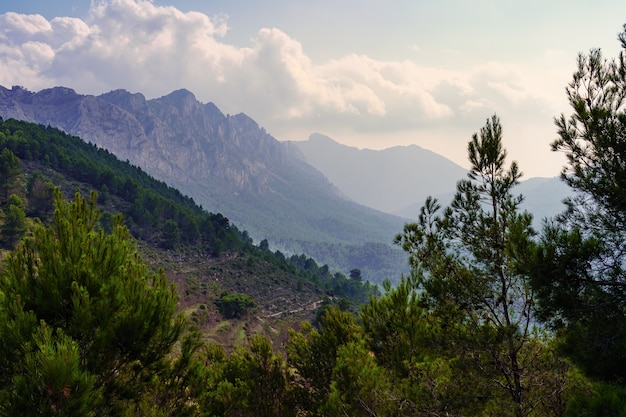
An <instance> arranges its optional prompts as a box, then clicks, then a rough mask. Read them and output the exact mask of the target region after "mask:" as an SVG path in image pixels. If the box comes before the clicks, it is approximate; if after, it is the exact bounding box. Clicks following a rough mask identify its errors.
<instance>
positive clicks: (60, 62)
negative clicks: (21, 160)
mask: <svg viewBox="0 0 626 417" xmlns="http://www.w3.org/2000/svg"><path fill="white" fill-rule="evenodd" d="M624 23H626V2H624V1H605V0H597V1H594V2H589V1H578V0H568V1H565V0H553V1H549V2H546V1H543V0H542V1H535V0H525V1H513V0H502V1H496V0H491V1H489V0H475V1H471V2H470V1H465V0H439V1H436V2H435V1H425V0H407V1H382V0H358V1H356V0H341V1H337V0H333V1H329V0H319V1H316V2H312V1H300V0H294V1H285V0H264V1H260V0H242V1H235V0H228V1H227V0H213V1H207V0H181V1H174V0H169V1H161V0H158V1H157V0H155V1H143V0H104V1H92V2H90V1H85V0H83V1H79V0H58V1H48V0H2V1H1V2H0V84H1V85H3V86H5V87H11V86H13V85H21V86H24V87H26V88H28V89H30V90H32V91H38V90H40V89H43V88H48V87H53V86H58V85H63V86H67V87H71V88H74V89H75V90H76V91H77V92H78V93H81V94H96V95H97V94H101V93H105V92H108V91H110V90H113V89H117V88H124V89H127V90H129V91H131V92H141V93H143V94H144V95H145V96H146V97H147V98H148V99H150V98H156V97H160V96H162V95H165V94H168V93H169V92H171V91H173V90H175V89H179V88H187V89H188V90H190V91H192V92H193V93H194V94H195V95H196V97H197V98H198V100H200V101H202V102H209V101H210V102H213V103H215V104H216V105H217V106H218V107H219V108H220V109H221V110H222V111H223V112H224V113H227V114H235V113H239V112H243V113H246V114H247V115H249V116H250V117H252V118H253V119H255V120H256V121H257V122H258V123H259V124H260V125H261V126H262V127H264V128H265V129H266V130H267V131H268V132H269V133H271V134H272V135H273V136H275V137H276V138H277V139H279V140H305V139H307V138H308V136H309V135H310V134H311V133H314V132H319V133H322V134H325V135H328V136H330V137H332V138H333V139H335V140H336V141H338V142H340V143H343V144H346V145H349V146H356V147H359V148H370V149H383V148H388V147H391V146H395V145H408V144H417V145H420V146H422V147H424V148H427V149H431V150H433V151H435V152H438V153H440V154H442V155H444V156H446V157H448V158H450V159H452V160H453V161H455V162H457V163H459V164H461V165H463V166H467V163H466V144H467V141H468V140H469V139H470V138H471V135H472V133H474V132H476V131H478V130H479V129H480V127H481V126H483V125H484V123H485V120H486V119H487V118H488V117H490V116H491V115H492V114H493V113H494V112H495V113H497V114H498V115H499V116H500V118H501V120H502V124H503V126H504V137H505V146H506V148H507V149H508V152H509V156H510V157H511V158H512V159H516V160H517V161H518V162H519V164H520V168H521V170H522V171H523V172H524V173H525V177H526V178H528V177H533V176H555V175H557V174H558V172H559V171H560V168H561V166H562V164H563V162H564V158H563V157H562V155H558V154H555V153H553V152H551V151H550V146H549V145H550V143H551V142H552V141H553V140H554V138H555V135H556V129H555V127H554V124H553V118H554V117H555V116H557V115H558V114H560V113H563V112H565V113H569V112H570V110H569V108H568V104H567V101H566V97H565V91H564V89H565V86H566V85H567V83H568V82H569V81H570V79H571V74H572V73H573V71H574V70H575V66H576V56H577V54H578V53H579V52H587V51H588V50H589V49H590V48H593V47H600V48H602V50H603V52H604V54H605V56H607V57H614V56H616V55H617V54H618V53H619V49H620V45H619V42H618V41H617V34H618V33H619V32H620V31H621V30H622V26H623V24H624Z"/></svg>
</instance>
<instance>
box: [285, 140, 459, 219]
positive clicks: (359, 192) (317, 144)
mask: <svg viewBox="0 0 626 417" xmlns="http://www.w3.org/2000/svg"><path fill="white" fill-rule="evenodd" d="M290 144H291V145H293V146H295V147H297V148H298V149H299V150H300V151H301V152H302V154H303V157H304V160H305V161H306V162H308V163H309V164H311V165H313V166H314V167H315V168H317V169H319V170H320V171H321V172H322V173H323V174H324V175H325V176H326V177H327V178H328V179H329V180H330V182H332V183H333V184H335V185H336V186H337V187H338V188H339V189H340V190H342V191H343V192H344V193H346V195H347V196H348V197H349V198H351V199H352V200H354V201H356V202H358V203H360V204H364V205H367V206H368V207H372V208H375V209H377V210H381V211H384V212H387V213H399V212H401V210H402V209H404V208H406V207H407V206H409V205H411V204H413V203H415V202H416V201H421V202H423V201H424V200H425V199H426V197H428V196H429V195H432V196H437V195H440V194H445V193H448V192H450V190H454V187H455V185H456V182H457V181H458V180H459V179H461V178H464V177H465V176H466V174H467V170H466V169H464V168H462V167H461V166H459V165H457V164H455V163H454V162H452V161H450V160H449V159H446V158H444V157H443V156H441V155H439V154H436V153H434V152H432V151H429V150H426V149H423V148H421V147H419V146H417V145H410V146H395V147H392V148H387V149H383V150H380V151H376V150H371V149H358V148H354V147H349V146H345V145H342V144H340V143H338V142H336V141H334V140H333V139H331V138H329V137H328V136H324V135H321V134H319V133H316V134H313V135H311V136H310V137H309V139H308V140H306V141H292V142H290Z"/></svg>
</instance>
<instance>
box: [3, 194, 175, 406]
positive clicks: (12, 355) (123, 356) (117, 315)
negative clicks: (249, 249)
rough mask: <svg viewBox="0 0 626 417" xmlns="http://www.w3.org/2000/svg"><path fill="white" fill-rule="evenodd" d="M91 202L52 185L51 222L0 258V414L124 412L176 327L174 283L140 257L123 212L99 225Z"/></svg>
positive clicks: (156, 368)
mask: <svg viewBox="0 0 626 417" xmlns="http://www.w3.org/2000/svg"><path fill="white" fill-rule="evenodd" d="M96 199H97V196H96V194H95V193H93V192H92V193H91V196H90V199H89V200H86V199H85V198H83V197H82V196H81V195H80V193H78V192H77V193H76V196H75V199H74V201H72V202H69V203H67V202H65V201H63V198H62V195H61V192H60V191H59V190H58V189H56V190H55V206H56V208H55V212H54V220H53V222H52V224H51V225H50V226H49V227H44V226H43V225H42V224H39V225H38V226H37V227H36V228H35V230H34V233H33V236H32V237H28V238H26V239H25V240H24V241H23V242H22V243H21V244H20V245H19V246H18V248H17V250H16V251H15V252H13V253H10V254H9V255H8V256H7V259H6V263H5V268H4V270H3V272H2V274H1V275H0V316H1V317H0V370H1V372H0V414H2V415H23V416H26V415H89V414H90V413H91V414H92V415H109V416H115V415H122V414H123V413H124V412H132V410H133V409H134V407H135V406H136V404H137V403H138V402H139V401H140V400H141V398H142V395H143V394H144V393H145V392H147V391H150V386H149V381H150V380H151V379H154V376H156V375H158V374H159V372H160V370H162V369H164V367H165V365H166V364H167V362H168V360H167V359H168V355H169V354H170V352H171V349H172V346H173V345H174V343H175V342H176V341H177V340H178V338H179V335H180V334H181V331H182V330H183V324H184V321H183V319H182V317H181V316H179V315H175V309H176V302H177V297H176V292H175V289H174V288H173V287H172V286H171V285H169V284H168V283H167V281H166V279H165V276H164V274H163V272H159V273H156V274H155V273H151V272H149V271H148V269H147V267H146V265H145V264H143V263H142V262H141V260H140V258H139V256H138V254H137V252H136V249H135V246H134V244H133V241H132V240H131V237H130V235H129V232H128V230H127V229H126V227H124V226H123V224H122V219H121V216H118V217H117V218H116V220H115V223H114V226H113V231H112V232H111V234H107V233H105V232H104V231H103V230H102V229H99V228H98V227H97V225H98V220H99V212H98V210H97V208H96V206H95V203H96ZM77 410H82V411H80V412H79V411H77ZM86 410H88V411H86ZM83 411H84V413H83Z"/></svg>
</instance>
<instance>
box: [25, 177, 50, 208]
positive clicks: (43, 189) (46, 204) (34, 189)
mask: <svg viewBox="0 0 626 417" xmlns="http://www.w3.org/2000/svg"><path fill="white" fill-rule="evenodd" d="M26 189H27V196H28V211H29V213H30V214H32V215H34V216H37V217H41V218H45V217H47V216H48V214H49V213H50V211H52V208H53V205H54V204H53V203H54V201H53V195H54V184H52V182H50V181H46V180H45V178H44V176H43V174H42V173H41V171H36V172H34V173H33V174H32V175H31V176H30V177H29V178H28V184H27V186H26Z"/></svg>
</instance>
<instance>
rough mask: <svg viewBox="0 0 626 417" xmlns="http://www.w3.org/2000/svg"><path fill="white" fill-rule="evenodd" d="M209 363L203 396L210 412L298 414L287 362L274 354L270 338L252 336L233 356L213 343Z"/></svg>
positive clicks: (270, 415)
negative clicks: (295, 408) (293, 402)
mask: <svg viewBox="0 0 626 417" xmlns="http://www.w3.org/2000/svg"><path fill="white" fill-rule="evenodd" d="M207 362H208V364H209V366H210V370H209V373H208V375H207V381H206V389H205V391H204V394H203V396H202V398H201V403H202V407H203V411H204V412H205V413H206V414H207V415H219V416H250V417H252V416H259V417H274V416H276V417H281V416H295V415H296V413H295V410H294V409H293V404H292V402H291V401H292V397H291V388H290V381H289V379H288V376H287V371H286V367H285V363H284V361H283V359H282V357H281V356H280V355H276V354H274V352H273V350H272V345H271V342H270V341H269V339H267V338H265V337H262V336H252V337H251V338H250V340H249V345H248V348H246V349H243V348H242V349H239V350H237V351H235V352H234V353H233V354H231V355H227V354H226V353H225V352H224V350H223V349H222V348H221V347H219V346H217V345H212V346H210V347H209V349H208V351H207Z"/></svg>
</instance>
